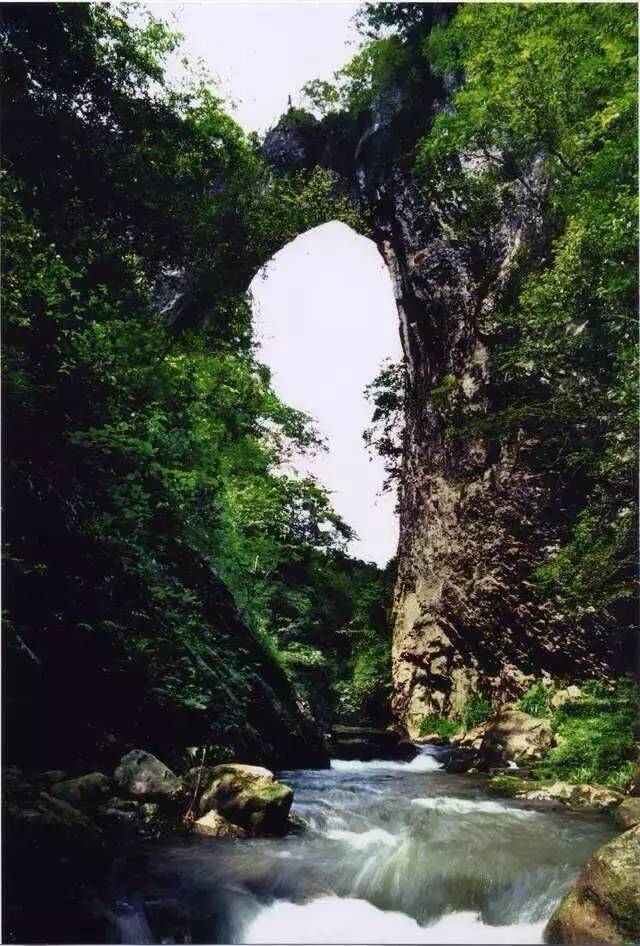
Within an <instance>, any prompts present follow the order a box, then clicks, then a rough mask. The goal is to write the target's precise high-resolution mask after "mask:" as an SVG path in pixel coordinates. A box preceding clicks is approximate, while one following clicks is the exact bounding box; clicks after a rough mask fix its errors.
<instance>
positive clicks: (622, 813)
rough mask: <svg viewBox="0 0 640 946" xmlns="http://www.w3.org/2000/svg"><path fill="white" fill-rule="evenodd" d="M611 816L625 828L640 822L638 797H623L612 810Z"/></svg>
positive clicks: (639, 800)
mask: <svg viewBox="0 0 640 946" xmlns="http://www.w3.org/2000/svg"><path fill="white" fill-rule="evenodd" d="M613 817H614V819H615V821H616V824H618V825H620V827H621V828H624V829H625V830H627V829H629V828H634V827H635V826H636V825H637V824H640V798H625V800H624V801H623V802H621V803H620V804H619V805H618V807H617V808H616V809H615V810H614V812H613Z"/></svg>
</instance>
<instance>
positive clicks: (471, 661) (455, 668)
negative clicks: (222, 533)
mask: <svg viewBox="0 0 640 946" xmlns="http://www.w3.org/2000/svg"><path fill="white" fill-rule="evenodd" d="M454 10H455V5H454V4H451V5H448V6H447V5H440V4H432V5H429V13H428V15H429V16H430V17H431V18H432V19H433V21H434V22H443V21H446V19H447V18H448V17H449V16H450V15H452V13H453V12H454ZM448 86H449V83H445V82H441V81H440V80H439V79H437V78H436V77H434V76H426V77H425V79H424V82H423V86H422V88H421V89H420V90H419V92H418V93H415V92H414V93H408V92H407V90H406V89H405V90H403V89H398V88H393V87H391V88H387V89H385V91H384V94H382V95H381V96H380V98H379V99H378V100H377V101H376V102H375V103H374V104H373V106H372V108H371V111H370V115H369V121H368V123H366V122H365V123H364V124H363V119H362V118H360V119H358V121H357V122H356V121H355V119H354V127H353V128H352V129H351V130H350V132H347V131H346V130H345V129H343V134H342V137H341V139H340V140H339V141H338V140H336V138H335V135H334V132H333V126H332V124H331V122H328V121H325V122H324V123H321V127H320V128H314V134H313V145H312V146H311V145H310V146H309V157H313V156H315V157H316V159H318V158H317V156H318V155H320V158H319V160H321V162H322V163H323V164H325V165H326V166H328V167H329V168H330V169H332V170H334V171H335V172H336V173H338V174H339V175H340V176H341V177H342V179H343V182H346V185H349V186H350V187H351V192H352V194H353V196H354V199H357V200H359V201H360V202H361V203H362V204H363V205H364V206H365V207H366V208H367V210H368V212H369V213H370V215H371V216H372V218H373V233H372V236H373V239H374V240H375V241H376V243H377V245H378V248H379V250H380V252H381V254H382V256H383V257H384V259H385V261H386V264H387V266H388V269H389V272H390V274H391V278H392V281H393V285H394V293H395V298H396V302H397V308H398V316H399V328H400V336H401V340H402V345H403V349H404V357H405V364H406V369H407V387H406V391H405V406H404V415H405V417H404V419H405V432H404V437H403V457H402V475H401V491H400V497H399V498H400V503H399V505H400V538H399V546H398V578H397V585H396V593H395V604H394V612H395V630H394V639H393V682H394V693H395V696H394V704H393V708H394V715H395V717H396V719H397V720H398V721H399V722H400V723H402V724H403V725H404V726H405V728H406V730H407V731H408V733H409V735H410V736H411V737H416V736H417V735H418V734H419V729H420V723H421V721H422V719H423V718H424V717H425V716H426V715H429V714H435V715H437V716H449V715H451V714H452V713H453V714H455V713H456V712H457V711H460V710H461V708H462V706H463V705H464V703H465V701H466V700H467V698H468V696H469V694H470V693H473V692H479V691H481V690H482V689H486V690H489V691H491V692H492V693H495V694H496V699H497V702H505V701H506V700H507V699H510V698H513V697H515V696H517V695H519V694H520V693H521V692H522V691H523V689H525V687H526V681H527V677H528V676H529V675H531V674H533V673H535V674H537V675H538V676H539V675H540V673H541V672H542V671H547V672H549V673H550V674H551V675H557V674H559V673H561V672H562V671H563V670H564V668H565V666H566V654H567V652H568V651H570V652H571V653H572V655H573V656H574V661H573V664H574V669H575V671H576V675H577V676H578V675H586V673H587V672H588V671H589V670H590V669H594V668H595V669H596V670H597V671H598V672H600V670H601V667H602V665H603V664H604V665H606V664H607V663H608V664H609V665H610V666H612V667H614V668H615V669H616V670H618V669H620V667H622V668H624V663H625V661H624V657H623V656H622V655H621V645H618V644H617V643H615V642H614V640H613V638H610V639H609V640H608V642H607V645H606V647H603V644H602V642H601V641H598V640H597V639H596V638H595V635H591V633H590V631H589V630H588V629H586V628H575V627H574V628H568V627H567V623H566V621H565V620H563V619H561V618H560V617H556V616H555V615H554V614H553V613H549V611H548V610H546V609H545V608H544V607H543V606H541V605H539V604H536V603H535V602H534V601H533V600H532V596H531V593H530V590H529V588H528V585H527V580H528V578H529V575H530V573H531V570H532V569H533V568H535V567H536V566H538V565H540V564H543V563H545V562H546V561H547V560H548V554H549V552H548V550H549V548H552V547H553V546H554V545H556V544H557V543H558V542H559V541H561V540H562V538H563V536H562V535H561V532H560V530H561V525H560V523H561V522H562V521H563V517H562V516H561V515H559V514H558V510H559V509H560V508H561V507H562V506H563V505H564V504H565V503H566V501H567V495H566V487H565V486H564V485H563V484H560V483H558V482H553V481H550V480H549V479H543V478H542V477H541V476H540V475H539V474H538V473H537V472H536V471H535V469H534V468H533V465H532V464H531V463H530V461H529V455H530V453H531V450H532V447H533V446H534V444H533V443H532V442H531V441H529V440H528V439H527V438H526V437H525V436H524V435H518V436H515V437H514V438H513V439H512V440H511V441H510V442H507V441H506V440H504V441H503V440H501V441H500V442H498V441H497V440H496V439H491V438H490V437H489V436H488V435H483V434H482V433H477V434H475V435H473V436H465V438H464V440H463V439H462V438H460V437H456V436H450V435H449V433H448V429H450V428H451V427H452V426H455V423H456V421H457V420H458V419H460V418H465V419H470V418H473V419H475V420H480V419H482V418H483V417H484V416H485V415H487V414H490V413H491V411H492V410H493V408H494V407H495V404H494V401H493V398H494V394H493V391H494V388H493V380H494V379H493V378H492V368H491V364H492V361H491V356H492V346H493V344H494V336H493V335H492V331H493V330H492V327H491V320H492V312H493V311H494V309H495V306H496V303H497V302H498V300H499V299H500V297H501V294H504V293H506V292H508V290H509V288H510V285H511V279H512V276H513V274H514V271H515V260H516V257H517V253H518V250H519V248H520V247H522V246H523V245H524V244H525V243H528V244H529V245H530V246H531V247H532V248H533V251H534V252H535V251H536V247H537V246H538V243H539V241H540V239H541V231H542V226H543V218H544V211H545V181H544V177H543V174H542V170H541V167H539V166H534V167H531V168H530V169H529V170H528V172H527V174H526V175H525V179H524V180H523V181H522V182H520V181H512V182H511V183H509V184H505V186H504V190H503V192H502V200H501V207H500V210H499V213H498V215H497V218H496V221H495V222H494V223H492V224H491V226H487V232H486V233H485V234H484V235H483V236H482V237H480V238H478V240H477V242H475V241H474V242H473V245H470V244H467V245H466V246H465V245H463V243H462V242H461V241H459V240H455V238H452V237H451V236H450V233H451V227H450V224H451V219H450V217H449V216H448V214H449V211H448V209H447V202H446V201H444V200H443V201H437V200H434V201H430V202H429V203H428V204H427V203H426V202H425V201H424V199H423V198H422V196H421V193H420V191H419V189H418V187H417V185H416V182H415V180H414V179H413V178H412V176H411V173H410V172H409V171H408V170H406V160H403V158H405V157H406V154H407V153H410V151H411V147H412V143H413V141H414V140H415V128H416V127H418V126H419V127H420V128H421V129H424V130H425V131H426V128H427V126H428V123H429V116H430V115H432V116H433V115H435V114H436V113H437V112H438V111H439V110H440V109H442V108H443V106H444V105H445V103H446V100H447V96H448V94H449V88H448ZM411 94H413V98H411ZM294 124H295V123H294ZM323 134H324V135H325V146H324V147H323V148H320V147H319V146H318V143H317V138H318V136H319V135H323ZM288 150H290V151H291V153H292V155H293V158H292V160H293V165H292V166H299V165H300V163H304V158H303V156H302V151H303V150H304V135H303V134H301V133H297V132H296V131H295V129H294V128H293V127H292V120H291V117H289V118H287V117H285V119H283V122H282V124H281V125H279V126H278V127H277V128H276V129H274V130H273V132H272V133H271V134H270V135H269V136H268V137H267V140H266V142H265V154H266V156H267V157H270V156H271V157H272V159H273V160H274V162H275V164H276V166H277V167H278V168H279V169H282V167H283V162H284V163H286V155H287V154H288ZM460 160H461V163H464V162H469V163H475V164H476V166H478V165H479V164H480V161H479V159H478V156H475V155H462V156H460ZM346 185H345V186H346Z"/></svg>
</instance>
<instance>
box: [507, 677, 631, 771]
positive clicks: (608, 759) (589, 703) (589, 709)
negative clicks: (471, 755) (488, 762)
mask: <svg viewBox="0 0 640 946" xmlns="http://www.w3.org/2000/svg"><path fill="white" fill-rule="evenodd" d="M553 692H554V691H553V690H552V689H551V688H550V687H545V686H544V685H543V684H542V683H541V682H540V681H539V682H537V683H535V684H534V685H533V686H532V687H531V688H530V689H529V690H528V691H527V692H526V693H525V694H524V696H523V697H522V699H521V700H520V703H519V704H518V705H519V707H520V709H522V710H524V711H525V712H528V713H531V714H532V715H534V716H546V717H548V718H549V719H550V721H551V725H552V728H553V731H554V733H555V735H556V739H557V742H558V745H556V746H554V747H553V748H552V749H550V750H549V751H548V752H547V754H546V755H545V757H544V758H543V759H542V761H541V762H540V763H539V764H538V765H536V767H535V771H534V776H535V777H536V778H544V779H559V780H562V781H565V782H591V783H596V784H601V785H609V786H611V787H612V788H618V789H623V788H624V787H625V786H626V784H627V783H628V782H629V780H630V779H631V776H632V774H633V771H634V768H635V765H636V760H637V752H638V745H637V742H636V741H635V729H636V726H637V724H638V713H639V707H640V688H639V687H638V686H637V684H636V683H635V682H634V681H633V680H629V679H621V680H618V681H617V682H616V683H606V682H603V681H598V680H587V681H586V682H585V683H583V684H582V695H581V696H580V697H579V698H578V699H576V700H571V701H568V702H566V703H564V704H563V705H562V706H559V707H558V708H556V709H554V708H552V707H551V706H550V698H551V696H553Z"/></svg>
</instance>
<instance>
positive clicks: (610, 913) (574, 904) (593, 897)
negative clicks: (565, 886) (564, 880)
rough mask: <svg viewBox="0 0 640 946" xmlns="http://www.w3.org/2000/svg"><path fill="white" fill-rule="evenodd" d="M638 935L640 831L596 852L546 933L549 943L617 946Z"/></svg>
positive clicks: (635, 829) (631, 831)
mask: <svg viewBox="0 0 640 946" xmlns="http://www.w3.org/2000/svg"><path fill="white" fill-rule="evenodd" d="M639 934H640V829H639V828H637V827H636V828H632V829H631V830H629V831H625V832H624V834H621V835H619V836H618V837H616V838H614V839H613V841H609V843H608V844H604V845H603V846H602V847H601V848H599V849H598V850H597V851H596V853H595V854H594V856H593V857H592V858H591V859H590V860H589V861H587V863H586V864H585V865H584V867H583V868H582V870H581V872H580V875H579V876H578V879H577V881H576V883H575V885H574V886H573V888H572V889H571V890H570V891H569V893H568V894H567V896H566V897H565V898H564V900H563V901H562V903H561V904H560V906H559V907H558V908H557V910H556V911H555V913H554V914H553V916H552V917H551V919H550V920H549V923H548V925H547V928H546V930H545V939H546V941H547V942H548V943H570V944H576V946H578V944H585V946H586V944H589V946H596V944H597V946H621V944H624V943H636V942H637V941H638V936H639Z"/></svg>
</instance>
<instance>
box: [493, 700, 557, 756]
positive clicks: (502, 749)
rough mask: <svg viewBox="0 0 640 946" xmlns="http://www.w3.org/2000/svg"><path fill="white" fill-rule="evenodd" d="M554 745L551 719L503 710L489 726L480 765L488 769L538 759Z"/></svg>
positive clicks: (519, 711) (512, 710)
mask: <svg viewBox="0 0 640 946" xmlns="http://www.w3.org/2000/svg"><path fill="white" fill-rule="evenodd" d="M553 744H554V736H553V732H552V729H551V723H550V722H549V720H548V719H538V718H537V717H536V716H530V715H529V714H528V713H523V712H522V711H521V710H517V709H504V710H502V711H501V712H499V713H498V715H497V716H496V717H495V718H494V719H493V720H491V722H490V723H489V724H488V725H487V729H486V732H485V734H484V737H483V739H482V743H481V745H480V749H479V757H480V759H479V767H480V768H482V769H485V770H486V769H488V768H492V767H495V766H502V765H506V764H507V763H508V762H516V763H518V764H523V763H524V764H527V763H530V762H535V761H537V760H538V759H541V758H542V756H543V755H544V754H545V753H546V752H547V751H548V750H549V749H550V748H551V747H552V746H553Z"/></svg>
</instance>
